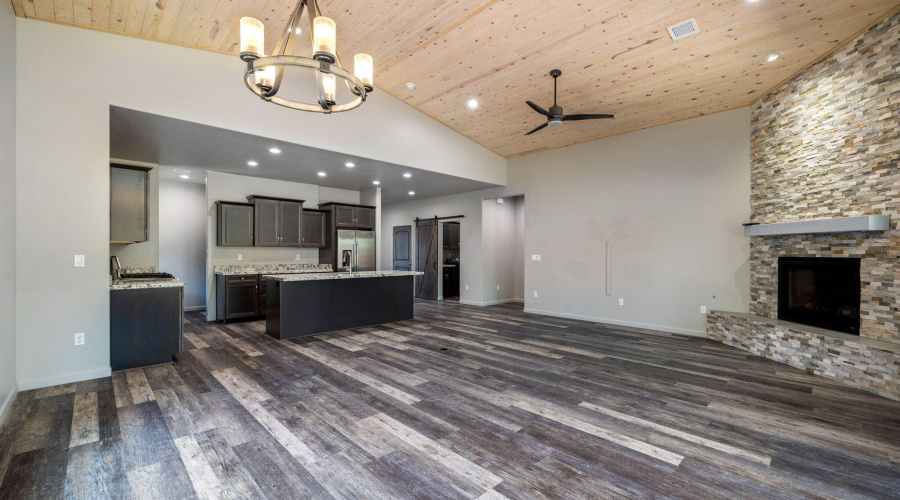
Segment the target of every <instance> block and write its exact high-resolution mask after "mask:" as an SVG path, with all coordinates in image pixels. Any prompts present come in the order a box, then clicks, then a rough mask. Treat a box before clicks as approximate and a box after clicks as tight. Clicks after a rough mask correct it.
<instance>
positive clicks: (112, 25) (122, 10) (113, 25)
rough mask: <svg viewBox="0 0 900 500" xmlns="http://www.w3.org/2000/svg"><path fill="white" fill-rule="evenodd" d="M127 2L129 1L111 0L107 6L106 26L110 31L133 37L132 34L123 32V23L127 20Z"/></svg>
mask: <svg viewBox="0 0 900 500" xmlns="http://www.w3.org/2000/svg"><path fill="white" fill-rule="evenodd" d="M128 1H129V0H111V3H110V6H109V22H108V23H107V24H106V25H107V27H108V28H109V29H110V30H112V31H117V32H121V33H126V34H129V35H133V34H134V33H128V32H127V31H125V23H126V21H127V20H128Z"/></svg>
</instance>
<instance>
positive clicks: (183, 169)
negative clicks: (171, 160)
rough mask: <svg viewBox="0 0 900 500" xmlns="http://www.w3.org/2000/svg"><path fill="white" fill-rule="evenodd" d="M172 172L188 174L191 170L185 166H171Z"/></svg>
mask: <svg viewBox="0 0 900 500" xmlns="http://www.w3.org/2000/svg"><path fill="white" fill-rule="evenodd" d="M172 172H175V173H176V174H189V173H191V171H190V170H188V169H186V168H173V169H172Z"/></svg>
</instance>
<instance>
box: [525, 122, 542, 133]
mask: <svg viewBox="0 0 900 500" xmlns="http://www.w3.org/2000/svg"><path fill="white" fill-rule="evenodd" d="M546 126H547V124H546V123H542V124H541V125H540V126H539V127H538V128H536V129H534V130H532V131H531V132H528V133H527V134H525V135H531V134H533V133H535V132H537V131H538V130H540V129H542V128H544V127H546Z"/></svg>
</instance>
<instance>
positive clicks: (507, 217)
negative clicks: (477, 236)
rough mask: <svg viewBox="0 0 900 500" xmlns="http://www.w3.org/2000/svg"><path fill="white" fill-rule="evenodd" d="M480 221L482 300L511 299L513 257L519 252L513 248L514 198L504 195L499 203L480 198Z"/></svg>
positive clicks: (499, 300) (514, 282)
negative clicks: (482, 262)
mask: <svg viewBox="0 0 900 500" xmlns="http://www.w3.org/2000/svg"><path fill="white" fill-rule="evenodd" d="M481 224H482V242H481V249H482V253H483V261H484V265H483V267H482V269H483V275H482V290H483V292H482V297H481V301H482V303H483V304H485V305H490V304H500V303H503V302H510V301H512V300H513V299H515V298H516V259H517V258H519V257H520V256H521V255H522V253H521V252H517V251H516V203H515V198H505V199H503V203H502V204H501V203H497V199H496V198H491V199H489V200H484V201H482V208H481ZM498 286H499V287H500V289H499V290H498V289H497V287H498Z"/></svg>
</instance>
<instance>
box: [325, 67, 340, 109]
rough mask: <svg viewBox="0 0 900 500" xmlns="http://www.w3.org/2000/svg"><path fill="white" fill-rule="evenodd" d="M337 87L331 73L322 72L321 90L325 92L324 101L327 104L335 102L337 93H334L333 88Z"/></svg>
mask: <svg viewBox="0 0 900 500" xmlns="http://www.w3.org/2000/svg"><path fill="white" fill-rule="evenodd" d="M336 88H337V82H336V80H335V78H334V74H333V73H322V90H324V91H325V92H324V93H325V102H327V103H328V104H334V103H336V102H337V95H336V94H335V89H336Z"/></svg>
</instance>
